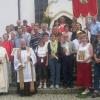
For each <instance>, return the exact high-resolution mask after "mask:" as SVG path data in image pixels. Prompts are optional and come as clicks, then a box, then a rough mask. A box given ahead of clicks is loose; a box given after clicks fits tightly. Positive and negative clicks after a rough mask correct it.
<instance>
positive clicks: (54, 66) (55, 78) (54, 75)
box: [49, 58, 60, 85]
mask: <svg viewBox="0 0 100 100" xmlns="http://www.w3.org/2000/svg"><path fill="white" fill-rule="evenodd" d="M49 68H50V78H51V84H52V85H59V84H60V62H59V61H58V60H57V59H55V58H53V59H49Z"/></svg>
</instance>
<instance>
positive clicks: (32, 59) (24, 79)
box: [14, 39, 36, 96]
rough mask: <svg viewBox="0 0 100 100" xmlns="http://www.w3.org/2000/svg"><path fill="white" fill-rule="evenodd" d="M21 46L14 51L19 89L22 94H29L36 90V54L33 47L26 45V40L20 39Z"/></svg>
mask: <svg viewBox="0 0 100 100" xmlns="http://www.w3.org/2000/svg"><path fill="white" fill-rule="evenodd" d="M20 45H21V47H20V48H19V49H16V50H15V52H14V68H15V70H16V71H17V89H18V94H19V95H20V96H29V95H32V94H33V93H34V92H35V85H34V82H35V81H36V75H35V67H34V66H35V63H36V56H35V54H34V51H33V50H32V48H29V47H26V41H25V40H24V39H21V40H20Z"/></svg>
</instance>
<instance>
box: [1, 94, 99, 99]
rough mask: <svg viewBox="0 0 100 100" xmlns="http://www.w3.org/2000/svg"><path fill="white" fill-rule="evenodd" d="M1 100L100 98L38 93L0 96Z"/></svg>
mask: <svg viewBox="0 0 100 100" xmlns="http://www.w3.org/2000/svg"><path fill="white" fill-rule="evenodd" d="M0 100H100V98H95V99H94V98H93V99H92V98H83V99H80V98H77V97H76V95H75V94H73V95H69V94H61V95H56V94H42V95H41V94H37V95H34V96H32V97H19V96H18V95H15V94H14V95H6V96H0Z"/></svg>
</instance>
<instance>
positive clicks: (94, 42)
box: [91, 35, 97, 48]
mask: <svg viewBox="0 0 100 100" xmlns="http://www.w3.org/2000/svg"><path fill="white" fill-rule="evenodd" d="M91 43H92V45H93V47H94V48H95V46H96V43H97V36H96V35H91Z"/></svg>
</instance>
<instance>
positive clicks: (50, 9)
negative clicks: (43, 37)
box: [0, 0, 100, 33]
mask: <svg viewBox="0 0 100 100" xmlns="http://www.w3.org/2000/svg"><path fill="white" fill-rule="evenodd" d="M98 4H99V5H100V0H98ZM0 8H1V9H0V32H1V33H4V27H5V26H6V25H9V24H16V20H17V19H18V18H20V19H21V20H23V19H26V20H28V22H29V23H32V22H42V20H43V17H44V15H45V14H47V15H49V16H50V17H51V24H50V27H52V26H53V24H54V21H55V20H57V19H58V18H59V17H61V16H66V17H68V18H69V19H73V11H72V0H2V1H1V2H0ZM44 12H45V13H44ZM98 16H100V6H99V14H98ZM98 19H100V17H98ZM78 21H79V22H80V23H83V22H84V20H83V18H82V17H80V18H79V19H78Z"/></svg>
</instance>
